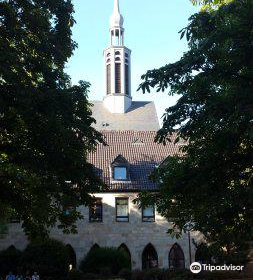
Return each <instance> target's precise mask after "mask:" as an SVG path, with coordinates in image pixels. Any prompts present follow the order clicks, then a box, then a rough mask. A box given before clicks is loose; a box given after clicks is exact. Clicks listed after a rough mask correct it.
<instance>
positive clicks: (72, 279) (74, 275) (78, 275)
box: [67, 269, 84, 280]
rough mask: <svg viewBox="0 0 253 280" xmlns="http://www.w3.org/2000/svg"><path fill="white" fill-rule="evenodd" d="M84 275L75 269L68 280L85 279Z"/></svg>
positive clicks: (69, 274)
mask: <svg viewBox="0 0 253 280" xmlns="http://www.w3.org/2000/svg"><path fill="white" fill-rule="evenodd" d="M83 278H84V276H83V273H82V272H81V271H80V270H76V269H73V270H71V271H70V272H69V273H68V276H67V280H80V279H83Z"/></svg>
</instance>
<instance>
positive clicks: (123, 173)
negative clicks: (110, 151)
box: [110, 155, 130, 183]
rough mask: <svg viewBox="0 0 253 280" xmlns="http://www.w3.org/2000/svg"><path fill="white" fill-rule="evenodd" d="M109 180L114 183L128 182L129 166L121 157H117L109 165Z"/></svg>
mask: <svg viewBox="0 0 253 280" xmlns="http://www.w3.org/2000/svg"><path fill="white" fill-rule="evenodd" d="M110 169H111V179H112V181H114V182H126V183H129V182H130V164H129V162H128V161H127V160H126V159H125V158H124V157H123V156H122V155H118V156H117V157H116V158H115V159H114V161H113V162H112V163H111V166H110Z"/></svg>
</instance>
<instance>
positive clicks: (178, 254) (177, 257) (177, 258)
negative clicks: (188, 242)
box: [169, 243, 185, 268]
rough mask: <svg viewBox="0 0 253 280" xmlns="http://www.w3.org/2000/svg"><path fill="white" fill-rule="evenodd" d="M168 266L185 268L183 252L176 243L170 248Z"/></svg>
mask: <svg viewBox="0 0 253 280" xmlns="http://www.w3.org/2000/svg"><path fill="white" fill-rule="evenodd" d="M169 266H170V268H185V260H184V252H183V250H182V249H181V247H180V246H179V245H178V244H177V243H176V244H174V245H173V246H172V248H171V250H170V253H169Z"/></svg>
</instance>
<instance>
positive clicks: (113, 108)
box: [103, 0, 132, 114]
mask: <svg viewBox="0 0 253 280" xmlns="http://www.w3.org/2000/svg"><path fill="white" fill-rule="evenodd" d="M123 23H124V19H123V17H122V15H121V14H120V10H119V1H118V0H114V10H113V13H112V15H111V18H110V47H108V48H107V49H106V50H105V51H104V64H105V93H106V95H105V97H104V101H103V102H104V106H105V107H106V108H107V110H108V111H109V112H110V113H112V114H124V113H126V112H127V110H128V109H129V108H130V106H131V103H132V97H131V50H130V49H128V48H127V47H125V46H124V28H123Z"/></svg>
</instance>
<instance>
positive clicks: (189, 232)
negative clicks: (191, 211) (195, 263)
mask: <svg viewBox="0 0 253 280" xmlns="http://www.w3.org/2000/svg"><path fill="white" fill-rule="evenodd" d="M193 227H194V224H193V223H191V222H188V223H186V224H185V225H184V230H185V231H186V232H187V233H188V243H189V260H190V265H191V264H192V249H191V230H192V229H193Z"/></svg>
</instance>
